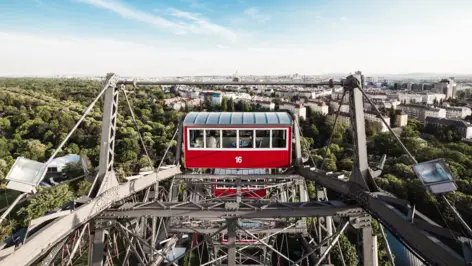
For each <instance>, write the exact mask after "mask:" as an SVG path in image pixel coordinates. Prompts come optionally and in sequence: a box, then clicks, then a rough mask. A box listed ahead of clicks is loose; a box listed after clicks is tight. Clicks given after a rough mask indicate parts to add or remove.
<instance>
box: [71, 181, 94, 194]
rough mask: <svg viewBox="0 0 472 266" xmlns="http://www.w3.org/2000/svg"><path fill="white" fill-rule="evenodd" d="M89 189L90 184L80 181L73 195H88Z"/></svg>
mask: <svg viewBox="0 0 472 266" xmlns="http://www.w3.org/2000/svg"><path fill="white" fill-rule="evenodd" d="M90 188H92V183H91V182H89V181H87V180H82V181H80V183H79V188H78V189H77V191H76V193H75V194H76V196H77V197H80V196H84V195H88V193H89V191H90Z"/></svg>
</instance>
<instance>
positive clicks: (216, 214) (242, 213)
mask: <svg viewBox="0 0 472 266" xmlns="http://www.w3.org/2000/svg"><path fill="white" fill-rule="evenodd" d="M297 205H299V206H297ZM306 205H308V206H301V204H293V203H292V204H286V206H277V207H275V206H274V207H271V206H268V207H266V208H264V209H262V208H257V209H253V208H249V207H245V206H240V208H239V209H238V210H226V209H225V208H224V206H223V207H214V208H212V209H206V208H204V207H203V208H199V207H197V206H185V207H178V208H175V209H165V208H164V207H163V206H161V205H159V204H149V205H147V206H146V207H142V208H137V209H131V210H120V209H114V210H107V211H105V212H103V213H102V214H100V216H99V217H100V218H101V219H116V218H139V217H143V216H148V217H176V216H181V217H187V218H203V219H208V218H214V219H216V218H226V217H235V218H247V219H249V218H289V217H292V218H295V217H299V218H301V217H315V216H338V217H349V216H350V217H356V216H359V215H361V214H364V211H363V210H362V209H361V208H356V207H333V206H317V207H314V206H313V205H312V206H310V205H309V204H306ZM256 206H257V205H256Z"/></svg>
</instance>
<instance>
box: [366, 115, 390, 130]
mask: <svg viewBox="0 0 472 266" xmlns="http://www.w3.org/2000/svg"><path fill="white" fill-rule="evenodd" d="M364 116H365V120H367V121H371V122H377V123H380V125H381V126H382V128H381V130H380V132H387V131H388V127H387V125H385V123H384V122H383V121H382V118H380V116H379V115H378V114H376V113H370V112H364ZM383 119H385V122H387V124H388V125H390V117H388V116H384V117H383Z"/></svg>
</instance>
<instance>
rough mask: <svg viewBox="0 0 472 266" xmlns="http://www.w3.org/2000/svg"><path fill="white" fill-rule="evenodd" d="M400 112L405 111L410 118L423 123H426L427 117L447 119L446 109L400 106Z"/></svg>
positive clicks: (417, 105)
mask: <svg viewBox="0 0 472 266" xmlns="http://www.w3.org/2000/svg"><path fill="white" fill-rule="evenodd" d="M398 110H401V111H403V112H404V113H406V114H407V115H408V117H410V118H415V119H418V120H419V121H420V122H421V123H424V122H425V119H426V117H438V118H446V109H443V108H436V107H429V106H427V105H421V104H400V105H398Z"/></svg>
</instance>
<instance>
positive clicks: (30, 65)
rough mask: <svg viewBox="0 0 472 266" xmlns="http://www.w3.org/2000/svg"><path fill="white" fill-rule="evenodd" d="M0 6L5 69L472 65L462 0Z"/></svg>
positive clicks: (257, 71) (319, 70) (458, 69)
mask: <svg viewBox="0 0 472 266" xmlns="http://www.w3.org/2000/svg"><path fill="white" fill-rule="evenodd" d="M0 15H1V16H2V21H0V58H2V61H3V62H4V64H0V76H9V75H37V76H42V75H49V76H51V75H79V76H80V75H103V73H106V72H116V73H118V74H120V75H124V76H180V75H181V76H193V75H230V74H232V73H235V72H236V71H238V73H240V74H241V75H248V74H254V75H285V74H290V73H300V74H307V75H318V74H326V73H349V72H352V71H354V70H357V69H360V70H362V71H363V72H364V73H369V75H386V74H406V73H418V72H420V73H435V74H436V73H438V74H440V73H451V74H458V75H460V74H463V75H464V74H472V65H470V64H469V63H468V62H470V60H472V49H470V48H468V47H467V46H468V45H469V43H470V41H471V39H472V37H470V36H468V35H467V34H466V33H467V29H468V27H469V28H470V27H472V19H471V18H472V3H470V2H468V1H461V0H455V1H448V2H445V1H423V0H421V1H420V0H419V1H404V0H400V1H395V2H394V3H393V2H392V3H390V2H388V3H386V2H382V3H378V2H376V1H371V0H364V1H356V3H353V2H351V1H337V0H318V1H305V0H299V1H290V2H285V1H243V0H239V1H233V2H232V3H229V2H227V1H197V0H181V1H160V2H159V3H154V2H153V1H139V2H138V1H131V0H125V1H105V0H70V1H52V0H24V1H4V3H2V4H1V5H0Z"/></svg>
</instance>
